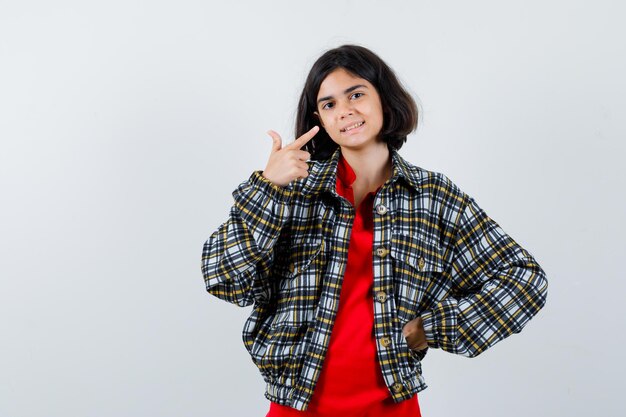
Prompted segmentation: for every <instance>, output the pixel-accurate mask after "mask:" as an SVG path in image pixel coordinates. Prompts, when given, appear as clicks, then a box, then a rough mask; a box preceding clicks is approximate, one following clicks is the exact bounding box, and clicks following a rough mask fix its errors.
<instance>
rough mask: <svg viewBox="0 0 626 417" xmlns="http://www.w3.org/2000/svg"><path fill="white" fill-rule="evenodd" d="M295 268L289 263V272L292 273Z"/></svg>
mask: <svg viewBox="0 0 626 417" xmlns="http://www.w3.org/2000/svg"><path fill="white" fill-rule="evenodd" d="M295 269H296V268H295V267H294V266H293V264H291V265H289V272H291V273H293V271H294V270H295Z"/></svg>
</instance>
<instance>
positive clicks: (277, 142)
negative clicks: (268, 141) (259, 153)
mask: <svg viewBox="0 0 626 417" xmlns="http://www.w3.org/2000/svg"><path fill="white" fill-rule="evenodd" d="M267 134H268V135H270V136H271V137H272V153H274V152H276V151H280V150H281V148H282V139H281V138H280V135H279V134H278V133H276V132H274V131H273V130H268V131H267Z"/></svg>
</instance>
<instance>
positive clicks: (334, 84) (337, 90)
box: [317, 68, 373, 98]
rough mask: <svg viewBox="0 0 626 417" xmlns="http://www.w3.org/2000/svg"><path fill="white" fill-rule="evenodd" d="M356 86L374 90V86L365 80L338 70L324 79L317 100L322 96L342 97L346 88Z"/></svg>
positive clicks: (341, 69) (340, 69)
mask: <svg viewBox="0 0 626 417" xmlns="http://www.w3.org/2000/svg"><path fill="white" fill-rule="evenodd" d="M356 84H363V85H365V86H367V87H368V88H373V86H372V84H371V83H370V82H369V81H367V80H366V79H365V78H361V77H359V76H357V75H354V74H352V73H351V72H348V71H347V70H345V69H344V68H337V69H335V70H333V71H332V72H331V73H329V74H328V75H327V76H326V78H324V81H322V83H321V84H320V89H319V91H318V92H317V98H320V97H322V96H333V97H337V96H339V95H341V94H342V93H343V91H344V90H345V89H346V88H349V87H352V86H353V85H356Z"/></svg>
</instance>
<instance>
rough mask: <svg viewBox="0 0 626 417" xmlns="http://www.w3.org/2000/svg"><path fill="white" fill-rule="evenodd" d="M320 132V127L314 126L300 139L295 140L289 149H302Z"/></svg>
mask: <svg viewBox="0 0 626 417" xmlns="http://www.w3.org/2000/svg"><path fill="white" fill-rule="evenodd" d="M319 130H320V128H319V126H317V125H315V126H313V127H312V128H311V129H309V131H307V132H306V133H304V134H303V135H302V136H300V137H299V138H298V139H296V140H294V141H293V142H292V143H290V144H289V145H288V146H287V147H288V148H290V149H300V148H302V147H303V146H304V145H305V144H306V143H307V142H308V141H310V140H311V138H312V137H313V136H315V135H316V134H317V132H319Z"/></svg>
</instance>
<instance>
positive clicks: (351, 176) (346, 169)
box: [337, 155, 356, 187]
mask: <svg viewBox="0 0 626 417" xmlns="http://www.w3.org/2000/svg"><path fill="white" fill-rule="evenodd" d="M337 178H338V179H339V180H340V181H341V182H342V184H343V186H344V187H349V186H351V185H352V184H353V183H354V181H355V180H356V174H355V173H354V170H353V169H352V167H351V166H350V164H349V163H348V161H346V158H344V157H343V155H339V162H338V163H337Z"/></svg>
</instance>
